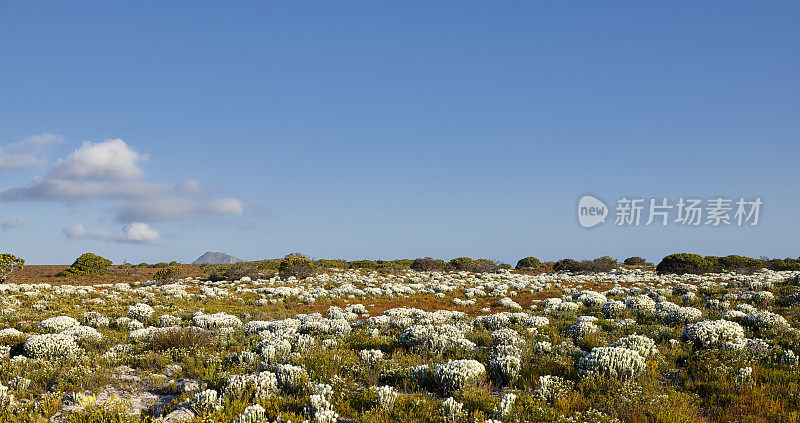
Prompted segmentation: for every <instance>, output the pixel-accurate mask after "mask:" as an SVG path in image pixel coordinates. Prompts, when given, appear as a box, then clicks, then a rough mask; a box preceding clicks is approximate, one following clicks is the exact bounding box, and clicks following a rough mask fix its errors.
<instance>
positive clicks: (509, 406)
mask: <svg viewBox="0 0 800 423" xmlns="http://www.w3.org/2000/svg"><path fill="white" fill-rule="evenodd" d="M516 401H517V395H516V394H514V393H513V392H509V393H507V394H505V395H503V398H502V399H500V408H499V409H498V410H496V411H495V414H496V415H497V417H500V418H501V419H502V418H504V417H507V416H511V413H512V412H513V411H514V403H515V402H516Z"/></svg>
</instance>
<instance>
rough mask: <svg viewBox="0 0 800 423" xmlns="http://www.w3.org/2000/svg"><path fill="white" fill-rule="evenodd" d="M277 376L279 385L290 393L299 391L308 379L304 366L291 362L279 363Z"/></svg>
mask: <svg viewBox="0 0 800 423" xmlns="http://www.w3.org/2000/svg"><path fill="white" fill-rule="evenodd" d="M275 376H276V378H277V381H278V387H280V388H281V389H283V390H284V391H287V392H290V393H292V392H297V391H299V390H300V388H302V386H303V384H305V382H306V380H307V379H308V375H307V374H306V370H305V369H304V368H302V367H300V366H293V365H291V364H281V365H278V367H277V371H276V372H275Z"/></svg>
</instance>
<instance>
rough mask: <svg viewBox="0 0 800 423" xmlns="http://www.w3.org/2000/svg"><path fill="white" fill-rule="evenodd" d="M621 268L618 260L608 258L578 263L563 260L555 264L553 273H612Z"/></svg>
mask: <svg viewBox="0 0 800 423" xmlns="http://www.w3.org/2000/svg"><path fill="white" fill-rule="evenodd" d="M617 267H619V263H617V260H615V259H613V258H611V257H608V256H603V257H598V258H596V259H594V260H582V261H577V260H573V259H562V260H559V261H557V262H555V264H553V271H555V272H573V273H577V272H585V273H597V272H610V271H612V270H614V269H616V268H617Z"/></svg>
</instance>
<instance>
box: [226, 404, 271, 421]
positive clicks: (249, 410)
mask: <svg viewBox="0 0 800 423" xmlns="http://www.w3.org/2000/svg"><path fill="white" fill-rule="evenodd" d="M266 421H267V410H265V409H264V407H262V406H260V405H258V404H255V405H251V406H248V407H245V409H244V410H243V411H242V414H239V417H237V418H236V420H234V421H233V423H263V422H266Z"/></svg>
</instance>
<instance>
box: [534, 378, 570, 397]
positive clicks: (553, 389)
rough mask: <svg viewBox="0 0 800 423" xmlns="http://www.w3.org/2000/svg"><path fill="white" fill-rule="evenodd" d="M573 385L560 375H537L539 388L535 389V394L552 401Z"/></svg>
mask: <svg viewBox="0 0 800 423" xmlns="http://www.w3.org/2000/svg"><path fill="white" fill-rule="evenodd" d="M573 385H574V383H573V382H572V381H570V380H567V379H564V378H562V377H560V376H553V375H545V376H539V389H537V390H536V395H537V396H539V397H540V398H542V399H544V400H546V401H553V400H555V399H556V398H558V397H560V396H562V395H564V394H566V393H567V392H569V391H571V390H572V387H573Z"/></svg>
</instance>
